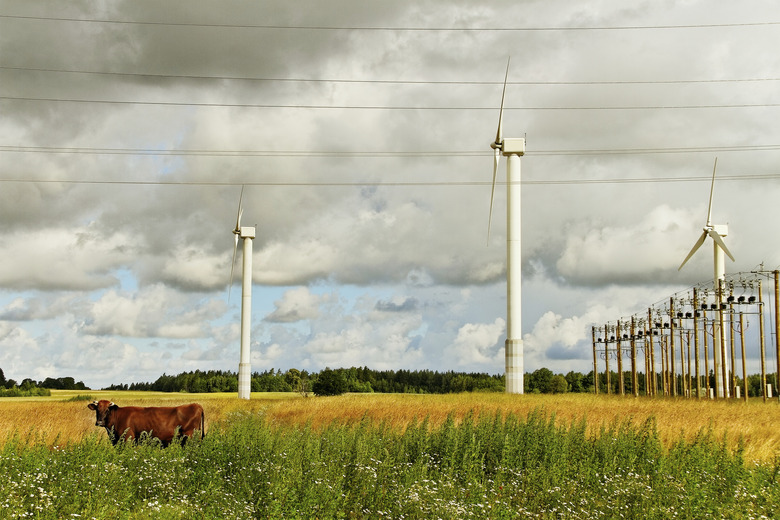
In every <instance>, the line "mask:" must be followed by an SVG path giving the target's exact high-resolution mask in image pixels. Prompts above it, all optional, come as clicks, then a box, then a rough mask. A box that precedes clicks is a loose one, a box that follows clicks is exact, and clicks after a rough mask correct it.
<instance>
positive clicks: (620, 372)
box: [615, 320, 626, 395]
mask: <svg viewBox="0 0 780 520" xmlns="http://www.w3.org/2000/svg"><path fill="white" fill-rule="evenodd" d="M615 338H617V366H618V383H619V384H620V395H626V388H625V383H624V381H623V345H622V344H621V340H622V337H621V336H620V320H618V322H617V328H616V329H615Z"/></svg>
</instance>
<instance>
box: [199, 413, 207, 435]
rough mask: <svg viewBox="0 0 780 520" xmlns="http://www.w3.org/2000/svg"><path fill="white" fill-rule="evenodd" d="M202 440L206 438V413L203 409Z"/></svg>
mask: <svg viewBox="0 0 780 520" xmlns="http://www.w3.org/2000/svg"><path fill="white" fill-rule="evenodd" d="M200 438H201V440H203V439H205V438H206V412H204V411H203V408H201V409H200Z"/></svg>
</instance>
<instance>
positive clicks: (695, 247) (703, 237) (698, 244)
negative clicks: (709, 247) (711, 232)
mask: <svg viewBox="0 0 780 520" xmlns="http://www.w3.org/2000/svg"><path fill="white" fill-rule="evenodd" d="M705 240H707V231H706V230H705V231H704V232H703V233H702V234H701V236H700V237H699V240H697V241H696V243H695V244H693V248H692V249H691V252H690V253H688V256H686V257H685V260H683V263H681V264H680V267H678V268H677V270H678V271H679V270H680V269H682V268H683V266H684V265H685V264H686V263H687V262H688V260H690V259H691V257H692V256H693V255H694V253H696V251H698V250H699V248H700V247H701V245H702V244H703V243H704V241H705Z"/></svg>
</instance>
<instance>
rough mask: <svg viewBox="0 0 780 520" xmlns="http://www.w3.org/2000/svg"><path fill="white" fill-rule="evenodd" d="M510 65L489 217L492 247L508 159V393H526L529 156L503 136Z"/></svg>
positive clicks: (517, 143) (520, 142)
mask: <svg viewBox="0 0 780 520" xmlns="http://www.w3.org/2000/svg"><path fill="white" fill-rule="evenodd" d="M509 61H510V59H509V58H508V59H507V61H506V73H505V74H504V90H503V91H502V93H501V109H500V110H499V112H498V131H497V132H496V140H495V141H494V142H492V143H490V147H491V148H492V149H493V150H494V153H495V155H494V159H493V187H492V188H491V192H490V214H489V216H488V243H489V242H490V224H491V221H492V220H493V198H494V196H495V193H496V172H497V171H498V164H499V162H500V160H501V156H502V155H503V156H504V157H506V189H507V195H506V205H507V208H506V315H507V319H506V332H507V338H506V341H505V343H504V359H505V369H504V378H505V381H506V392H507V393H508V394H522V393H523V375H524V374H523V370H524V367H523V334H522V330H521V329H522V313H521V310H522V309H521V272H520V266H521V264H520V260H521V257H520V253H521V247H520V235H521V230H522V228H521V211H520V203H521V197H520V195H521V192H520V157H522V156H523V155H524V154H525V139H522V138H506V139H504V137H503V135H502V124H503V120H504V98H505V97H506V81H507V78H508V77H509Z"/></svg>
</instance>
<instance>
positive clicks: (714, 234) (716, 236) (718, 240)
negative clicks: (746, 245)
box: [707, 229, 736, 262]
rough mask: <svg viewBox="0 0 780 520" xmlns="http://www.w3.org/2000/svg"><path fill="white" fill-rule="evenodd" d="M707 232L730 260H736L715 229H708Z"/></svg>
mask: <svg viewBox="0 0 780 520" xmlns="http://www.w3.org/2000/svg"><path fill="white" fill-rule="evenodd" d="M707 234H709V235H710V236H711V237H712V239H713V240H714V241H715V243H716V244H718V247H720V248H721V249H722V250H723V252H724V253H726V254H727V255H728V257H729V258H731V261H732V262H736V260H734V255H732V254H731V251H729V248H728V247H726V243H725V242H724V241H723V237H721V236H720V235H719V234H718V232H717V231H715V230H714V229H710V230H708V231H707Z"/></svg>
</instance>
